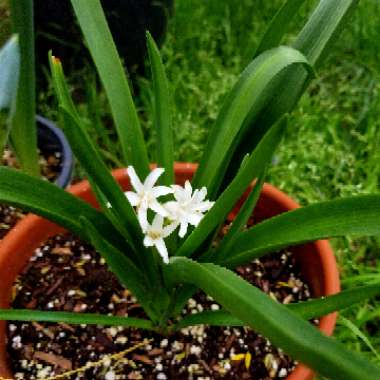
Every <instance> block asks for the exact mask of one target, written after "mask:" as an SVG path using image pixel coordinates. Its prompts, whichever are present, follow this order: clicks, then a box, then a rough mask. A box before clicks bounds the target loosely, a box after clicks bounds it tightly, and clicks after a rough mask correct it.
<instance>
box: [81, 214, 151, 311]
mask: <svg viewBox="0 0 380 380" xmlns="http://www.w3.org/2000/svg"><path fill="white" fill-rule="evenodd" d="M81 222H82V223H83V226H84V229H85V230H86V231H87V235H88V236H89V237H90V241H91V243H92V245H93V246H94V247H95V248H96V250H97V251H98V252H99V253H100V254H101V255H102V257H103V258H104V259H105V260H106V262H107V264H108V266H109V268H110V270H111V271H112V272H113V273H114V274H115V276H116V277H117V278H118V279H119V281H120V282H121V284H122V285H124V286H125V287H126V288H127V289H129V290H130V291H131V292H132V293H133V294H134V295H135V296H136V298H137V299H138V300H139V302H140V304H141V306H142V307H143V308H144V310H145V311H146V312H147V314H148V315H149V316H150V317H151V318H155V314H154V313H153V311H152V309H151V307H150V305H151V304H152V299H151V295H152V292H151V291H150V289H149V288H148V285H147V284H148V283H149V282H148V278H147V276H146V273H145V272H143V271H141V270H140V269H138V268H137V267H136V266H135V264H134V263H133V262H132V261H131V260H130V259H129V258H128V257H127V253H126V252H121V251H119V250H118V249H117V248H115V247H114V246H112V245H111V244H110V243H108V242H107V241H106V240H105V239H103V237H102V235H101V234H99V232H98V231H97V230H96V229H95V228H94V226H93V225H92V224H91V223H90V222H89V221H88V220H87V219H86V218H84V217H82V218H81Z"/></svg>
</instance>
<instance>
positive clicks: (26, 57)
mask: <svg viewBox="0 0 380 380" xmlns="http://www.w3.org/2000/svg"><path fill="white" fill-rule="evenodd" d="M10 6H11V16H12V29H13V33H15V34H16V35H17V36H18V37H17V42H14V43H13V45H14V48H13V52H11V54H13V55H16V54H17V55H18V56H19V57H18V60H17V64H16V65H13V67H11V68H9V69H7V67H6V65H8V64H11V65H12V62H11V61H8V62H4V66H3V67H1V70H2V73H1V76H2V77H3V78H4V77H5V76H7V75H12V74H11V73H10V72H9V70H13V71H14V72H15V71H16V70H17V73H18V74H19V75H18V74H17V77H18V80H17V81H13V82H12V83H13V84H14V85H15V86H16V87H15V89H16V91H14V97H15V99H14V101H12V103H13V106H12V113H11V114H10V116H9V120H8V121H7V122H6V124H7V127H6V128H5V127H4V126H3V125H2V126H1V128H2V129H6V131H5V133H4V138H5V137H8V135H9V139H8V142H9V143H10V145H11V146H12V149H13V151H14V152H15V154H16V156H17V159H18V163H19V165H20V167H21V168H22V170H23V171H24V172H25V173H28V174H31V175H36V176H38V175H40V167H39V165H40V163H39V161H40V160H39V157H38V151H40V152H41V155H42V156H43V157H45V156H48V155H49V154H51V153H52V147H53V146H54V147H55V149H56V150H55V151H54V153H58V155H59V160H60V169H57V170H58V172H57V175H56V183H57V185H59V186H63V187H65V186H67V185H68V184H69V182H70V179H71V171H72V165H73V159H72V154H71V151H70V148H69V146H68V143H67V140H66V139H65V137H64V135H63V133H62V132H60V131H59V130H58V129H57V128H56V127H55V125H54V124H53V123H52V122H51V121H48V120H47V119H45V118H42V117H40V116H37V117H36V111H35V107H36V102H35V62H34V25H33V2H32V1H28V0H26V1H24V0H15V1H11V2H10ZM13 39H15V37H14V38H13ZM16 45H17V46H16ZM13 77H14V78H16V76H15V75H14V73H13ZM4 80H5V79H4ZM12 83H10V85H12ZM3 140H4V139H3ZM5 142H6V140H4V141H3V144H2V146H1V147H2V148H3V145H4V143H5Z"/></svg>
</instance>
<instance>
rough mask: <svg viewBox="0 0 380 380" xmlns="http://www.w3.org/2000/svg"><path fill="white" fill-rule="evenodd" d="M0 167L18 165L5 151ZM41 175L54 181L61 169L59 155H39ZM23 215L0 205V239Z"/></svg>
mask: <svg viewBox="0 0 380 380" xmlns="http://www.w3.org/2000/svg"><path fill="white" fill-rule="evenodd" d="M0 165H3V166H10V167H12V168H18V167H19V165H18V163H17V160H16V158H15V156H14V155H13V153H12V152H11V151H10V150H9V149H6V150H5V152H4V154H3V157H2V159H1V163H0ZM40 167H41V174H42V176H43V177H44V178H46V179H47V180H49V181H52V182H53V181H54V180H55V179H56V177H57V175H58V173H59V171H60V168H61V158H60V157H59V153H56V154H55V155H49V156H43V155H40ZM24 215H25V213H24V212H23V211H22V210H20V209H17V208H14V207H11V206H7V205H4V204H0V239H2V238H3V237H4V236H5V235H6V234H7V232H8V231H9V230H10V229H11V228H12V227H13V226H14V225H15V224H16V223H17V222H18V221H19V220H20V219H21V218H22V217H23V216H24Z"/></svg>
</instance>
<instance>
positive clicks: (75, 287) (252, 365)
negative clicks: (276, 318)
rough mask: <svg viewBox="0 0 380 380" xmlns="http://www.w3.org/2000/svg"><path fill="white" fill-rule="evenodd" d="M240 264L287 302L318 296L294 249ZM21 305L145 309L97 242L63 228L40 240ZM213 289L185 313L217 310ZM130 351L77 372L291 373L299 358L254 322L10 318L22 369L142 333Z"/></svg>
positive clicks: (62, 366)
mask: <svg viewBox="0 0 380 380" xmlns="http://www.w3.org/2000/svg"><path fill="white" fill-rule="evenodd" d="M237 273H238V274H239V275H240V276H242V277H243V278H245V279H246V280H248V281H250V282H251V283H253V284H254V285H256V286H258V287H259V288H261V289H262V290H263V291H265V292H266V293H267V294H269V295H270V296H271V297H273V298H275V299H277V300H278V301H279V302H282V303H290V302H293V301H299V300H305V299H307V298H309V297H310V294H309V290H308V286H307V285H306V284H305V283H304V282H303V281H302V280H301V276H300V270H299V268H298V267H297V265H296V263H295V260H294V258H293V256H292V254H291V253H288V252H280V253H278V254H274V255H269V256H266V257H265V258H263V259H261V260H255V261H254V262H252V263H251V264H249V265H246V266H242V267H239V268H238V269H237ZM13 294H14V300H13V304H12V306H13V307H14V308H28V309H39V310H59V311H77V312H96V313H104V314H113V315H120V316H123V315H128V316H130V317H144V314H143V311H142V310H141V308H140V307H139V305H138V304H137V303H136V299H135V298H134V297H133V296H132V295H131V294H130V293H129V292H128V290H126V289H124V288H123V287H122V286H120V284H119V283H118V281H117V280H116V278H115V277H114V275H113V274H112V273H110V272H109V271H108V270H107V268H106V266H105V265H104V261H103V259H102V258H101V257H100V256H99V255H98V254H97V253H96V252H95V251H94V250H93V248H92V247H91V246H89V245H87V244H85V243H83V242H81V241H79V240H77V239H76V238H74V237H73V236H72V235H63V236H62V235H57V236H56V237H54V238H52V239H51V240H49V241H48V242H46V243H45V244H44V245H43V246H41V247H40V248H39V249H37V250H36V252H35V255H34V256H33V257H32V259H31V260H30V263H29V264H28V265H27V267H26V268H25V271H24V273H23V274H22V275H20V276H19V278H18V279H17V282H16V283H15V285H14V292H13ZM219 308H220V306H219V305H218V304H217V303H216V302H214V300H213V299H212V298H210V297H208V296H206V295H205V294H204V293H198V294H196V295H195V296H194V297H193V298H191V299H190V300H189V302H188V304H187V306H186V308H185V310H184V311H183V314H184V315H185V314H189V313H198V312H200V311H202V310H208V309H210V310H217V309H219ZM145 338H153V341H152V342H151V343H150V344H148V345H147V346H146V347H144V348H140V349H138V350H135V351H133V352H132V353H130V354H128V355H127V356H126V357H125V358H124V359H122V360H118V361H116V362H115V361H106V362H105V363H103V364H102V365H100V366H98V367H96V368H91V369H88V370H87V371H86V372H85V373H82V374H80V375H75V376H72V377H71V379H78V380H79V379H106V380H116V379H120V380H121V379H144V380H150V379H152V380H153V379H155V380H156V379H157V380H165V379H169V380H177V379H178V380H179V379H181V380H185V379H189V380H190V379H199V380H202V379H203V380H206V379H210V380H211V379H239V380H240V379H255V380H258V379H265V380H268V379H284V378H286V377H287V375H288V374H289V373H290V372H291V371H292V369H293V368H294V366H295V364H296V363H295V362H293V361H292V360H291V359H290V358H289V357H287V356H286V355H285V354H284V353H283V352H282V351H281V350H279V349H277V348H275V347H273V346H272V345H271V344H270V342H269V341H268V340H266V339H265V338H263V337H262V336H261V335H259V334H256V333H255V332H254V331H252V330H251V329H249V328H243V327H239V328H233V327H208V326H195V327H189V328H184V329H182V330H181V331H180V332H178V333H175V334H174V335H171V336H168V337H164V336H160V335H158V334H156V333H149V332H145V331H140V330H137V329H131V328H122V327H102V326H90V325H77V326H74V325H67V324H64V323H60V324H53V323H36V322H33V323H23V322H10V323H9V324H8V352H9V355H10V358H11V367H12V369H13V371H14V374H15V378H16V379H28V380H34V379H43V378H47V377H49V376H54V375H57V374H60V373H63V372H66V371H68V370H70V369H75V368H78V367H81V366H83V365H85V364H86V363H88V362H89V361H90V362H94V361H97V360H99V359H101V358H102V357H104V356H105V355H108V354H112V353H117V352H120V351H122V350H124V349H126V348H128V347H131V346H133V345H135V344H136V343H139V342H142V341H143V340H144V339H145Z"/></svg>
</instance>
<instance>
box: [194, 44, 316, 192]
mask: <svg viewBox="0 0 380 380" xmlns="http://www.w3.org/2000/svg"><path fill="white" fill-rule="evenodd" d="M295 64H297V65H300V64H301V65H303V66H305V67H307V69H308V70H311V67H310V66H309V65H308V62H307V60H306V58H305V57H304V56H303V55H302V54H301V53H300V52H299V51H297V50H294V49H292V48H289V47H284V46H281V47H278V48H274V49H271V50H269V51H266V52H265V53H263V54H261V55H260V56H259V57H257V58H255V59H254V60H253V61H252V62H251V63H250V64H249V65H248V67H247V68H246V69H245V70H244V71H243V73H242V74H241V76H240V78H239V80H238V81H237V83H236V84H235V86H234V88H233V89H232V91H231V92H230V93H229V94H228V96H227V97H226V99H225V101H224V103H223V106H222V109H221V111H220V113H219V116H218V119H217V121H216V123H215V124H214V126H213V128H212V130H211V132H210V136H209V139H208V142H207V146H206V149H205V152H204V154H203V157H202V159H201V161H200V165H199V168H198V170H197V172H196V173H195V177H194V180H193V183H194V186H195V187H197V188H199V187H201V186H206V187H207V189H208V192H209V194H212V195H215V193H216V187H217V185H218V184H219V183H220V178H221V177H223V176H224V172H225V170H226V166H227V164H228V163H229V160H230V158H231V157H230V156H231V154H232V153H233V152H232V148H233V147H234V144H235V142H236V138H237V136H238V135H239V132H240V130H241V127H242V124H243V122H244V120H245V119H246V117H247V116H248V114H249V113H257V112H259V111H260V110H261V109H262V107H263V106H264V104H265V103H266V101H267V100H268V99H269V98H270V97H272V96H277V95H278V94H276V93H275V92H273V91H272V88H271V86H269V85H270V83H271V81H272V80H273V79H274V78H275V77H276V76H277V75H278V74H279V73H281V72H282V71H283V70H284V69H286V68H287V67H289V66H291V65H295ZM239 162H240V161H239Z"/></svg>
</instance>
